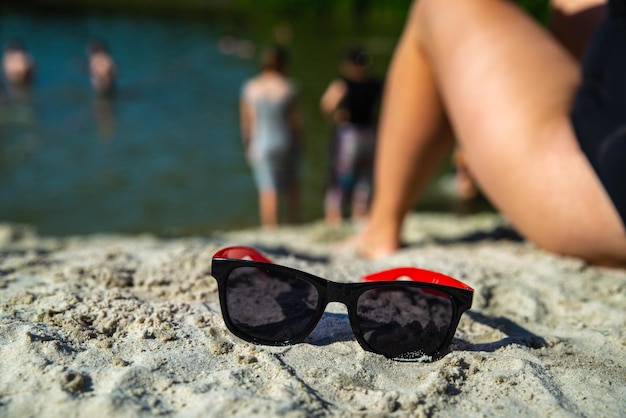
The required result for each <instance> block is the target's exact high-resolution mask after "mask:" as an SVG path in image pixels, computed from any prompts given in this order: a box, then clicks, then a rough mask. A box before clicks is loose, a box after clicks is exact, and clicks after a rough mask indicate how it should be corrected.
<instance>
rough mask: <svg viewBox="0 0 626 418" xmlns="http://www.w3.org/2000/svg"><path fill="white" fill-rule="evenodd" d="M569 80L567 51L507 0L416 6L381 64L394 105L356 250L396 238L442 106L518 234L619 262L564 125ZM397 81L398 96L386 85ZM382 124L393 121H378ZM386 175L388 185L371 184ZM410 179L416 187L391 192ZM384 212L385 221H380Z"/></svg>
mask: <svg viewBox="0 0 626 418" xmlns="http://www.w3.org/2000/svg"><path fill="white" fill-rule="evenodd" d="M405 48H407V49H406V50H405ZM409 51H412V52H409ZM409 57H412V58H409ZM399 66H400V67H401V68H397V67H399ZM425 75H428V77H426V76H425ZM411 79H413V81H411ZM415 80H421V82H420V83H418V82H416V81H415ZM579 82H580V75H579V66H578V64H577V62H576V61H575V59H574V58H573V57H572V55H570V54H569V53H568V52H567V51H566V50H565V48H563V47H562V46H561V45H560V44H558V43H557V41H556V40H555V39H554V38H553V37H552V36H551V35H550V34H549V33H548V32H546V31H545V30H544V29H542V28H541V27H540V26H538V25H537V24H536V23H535V22H533V21H532V20H531V19H530V18H528V17H527V16H526V14H525V13H524V12H522V11H521V10H520V9H519V8H518V7H517V6H516V5H515V4H513V3H512V2H509V1H501V0H464V1H462V2H459V1H454V2H450V1H448V0H420V1H419V2H417V3H416V6H415V7H414V8H413V12H412V13H411V17H410V19H409V22H408V29H407V30H406V31H405V35H404V37H403V39H402V41H401V44H400V46H399V48H398V51H397V52H396V56H395V58H394V63H393V65H392V69H391V72H390V86H389V90H388V94H387V96H386V100H387V101H393V102H395V103H387V104H386V105H385V113H384V114H383V120H382V124H383V126H382V130H381V136H380V140H381V153H380V155H379V159H378V161H377V172H376V180H377V183H376V186H377V195H376V196H375V202H374V210H373V213H372V219H371V222H370V224H369V226H368V228H367V229H366V230H365V232H364V234H363V235H362V236H361V239H360V245H361V246H362V248H364V247H366V246H369V247H368V248H369V252H368V254H369V255H370V256H372V255H373V256H378V255H380V254H384V252H385V251H391V250H393V249H394V248H393V244H394V243H391V245H389V243H388V242H387V246H386V247H384V246H381V244H380V242H381V241H380V239H378V238H379V237H380V236H381V234H382V235H385V234H386V237H387V238H388V237H390V236H395V237H396V240H397V237H398V236H399V233H400V225H401V219H402V216H403V210H404V209H405V208H406V207H407V206H406V205H407V200H408V199H409V197H410V198H413V197H415V196H417V195H419V193H420V192H421V190H422V188H423V186H424V184H425V182H426V181H427V178H428V175H429V174H430V173H432V167H433V166H434V164H435V160H437V161H436V162H438V161H439V159H440V158H439V159H437V157H441V155H443V154H444V153H443V152H442V151H441V150H442V149H444V144H446V145H448V143H446V142H445V141H441V140H440V141H436V138H437V136H438V135H437V134H438V132H441V131H440V130H439V129H440V128H439V126H441V124H440V123H436V122H439V121H441V120H443V117H442V116H441V109H442V108H444V107H445V110H446V113H447V116H448V118H449V120H450V123H451V125H452V126H453V127H454V131H455V133H456V137H457V138H458V139H459V140H460V141H461V144H462V146H463V149H464V150H465V152H466V155H467V159H468V163H469V166H470V168H471V170H472V172H473V173H474V174H475V176H476V179H477V181H478V183H479V185H480V187H481V189H482V190H483V191H484V192H485V194H486V195H487V196H488V197H489V198H490V199H491V201H492V202H493V203H494V204H495V205H496V207H498V208H499V209H500V210H501V211H502V212H503V213H504V215H505V216H507V217H508V219H509V220H510V221H511V222H512V223H513V224H514V225H515V226H516V227H517V228H518V230H519V231H520V232H521V233H522V234H523V235H525V236H526V237H527V238H529V239H530V240H531V241H533V242H534V243H536V244H538V245H539V246H541V247H543V248H546V249H548V250H551V251H554V252H557V253H561V254H568V255H574V256H579V257H582V258H585V259H587V260H590V261H593V262H602V263H626V235H625V231H624V226H623V225H622V223H621V220H620V219H619V216H618V214H617V211H616V210H615V208H614V207H613V205H612V203H611V201H610V199H609V198H608V196H607V194H606V192H605V191H604V189H603V187H602V185H601V184H600V182H599V180H598V179H597V177H596V175H595V173H594V172H593V170H592V168H591V166H590V165H589V163H588V161H587V159H586V157H585V156H584V155H583V154H582V152H581V151H580V148H579V146H578V142H577V140H576V138H575V136H574V134H573V131H572V127H571V123H570V121H569V116H568V115H569V110H570V107H571V101H572V99H573V95H574V93H575V91H576V88H577V86H578V84H579ZM399 85H400V86H404V91H405V92H404V93H402V92H395V93H394V91H396V89H397V87H398V86H399ZM435 87H437V88H438V91H439V92H440V96H438V94H437V90H435ZM409 96H410V97H409ZM424 99H428V100H424ZM398 104H400V108H398V109H395V107H396V106H397V105H398ZM433 104H434V105H436V106H433ZM427 105H430V106H431V107H428V106H427ZM391 109H394V110H395V111H397V112H399V114H400V115H401V118H400V119H398V118H397V117H395V116H393V115H390V114H389V113H390V111H391ZM433 109H434V110H433ZM425 115H426V116H429V117H425ZM403 120H404V122H403ZM392 121H395V122H396V123H398V124H399V126H396V127H389V126H388V125H389V124H391V122H392ZM429 122H430V125H429ZM418 125H419V126H420V128H419V129H418V128H417V126H418ZM429 126H430V128H431V129H427V128H428V127H429ZM416 129H418V130H417V131H416ZM391 132H394V133H395V136H394V135H392V134H391ZM415 132H419V133H420V134H419V135H416V134H415ZM428 132H429V133H430V135H427V133H428ZM385 141H388V142H389V144H387V145H386V144H385ZM445 149H446V150H447V146H446V147H445ZM394 153H395V154H394ZM402 154H404V155H409V156H412V159H410V161H409V159H408V158H405V159H401V155H402ZM390 155H394V158H390ZM392 161H396V162H397V161H400V163H396V164H395V165H394V164H391V162H392ZM384 172H387V174H384ZM411 176H414V177H418V178H417V180H415V182H411V181H410V180H409V179H410V178H411ZM385 179H386V180H387V182H386V183H385V182H384V180H385ZM392 180H393V181H395V182H396V183H397V184H398V187H396V188H395V189H389V188H379V186H380V185H383V184H386V185H389V183H390V182H391V181H392ZM410 187H415V188H416V191H415V192H414V193H413V194H412V195H411V196H409V197H406V195H405V197H402V195H401V193H406V191H407V190H408V189H409V188H410ZM383 196H385V199H386V201H381V200H383ZM385 217H387V219H392V221H391V222H389V221H387V223H386V225H385V222H383V220H384V219H385ZM398 220H400V221H398ZM390 225H391V226H390ZM385 228H387V229H385ZM395 245H397V241H396V243H395Z"/></svg>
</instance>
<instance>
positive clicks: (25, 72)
mask: <svg viewBox="0 0 626 418" xmlns="http://www.w3.org/2000/svg"><path fill="white" fill-rule="evenodd" d="M2 72H3V75H4V79H5V80H6V83H7V88H8V91H9V95H10V96H11V97H13V98H17V99H20V98H25V97H27V96H28V93H29V90H30V87H31V86H32V84H33V82H34V79H35V61H34V60H33V58H32V56H31V55H30V54H29V53H28V51H27V50H26V48H25V47H24V44H22V43H21V42H20V41H18V40H11V41H9V42H7V43H6V45H5V47H4V54H3V56H2Z"/></svg>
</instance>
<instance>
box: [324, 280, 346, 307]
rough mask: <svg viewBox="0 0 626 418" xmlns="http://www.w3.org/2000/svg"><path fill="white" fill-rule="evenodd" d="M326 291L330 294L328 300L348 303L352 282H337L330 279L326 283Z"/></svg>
mask: <svg viewBox="0 0 626 418" xmlns="http://www.w3.org/2000/svg"><path fill="white" fill-rule="evenodd" d="M326 293H327V295H328V302H340V303H343V304H344V305H348V298H349V295H350V284H349V283H337V282H332V281H330V280H329V281H328V282H327V284H326Z"/></svg>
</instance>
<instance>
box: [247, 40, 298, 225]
mask: <svg viewBox="0 0 626 418" xmlns="http://www.w3.org/2000/svg"><path fill="white" fill-rule="evenodd" d="M287 66H288V54H287V50H286V49H284V48H283V47H280V46H272V47H269V48H267V49H265V50H264V51H263V54H262V58H261V71H260V73H259V74H258V75H257V76H255V77H253V78H252V79H250V80H248V81H247V82H246V83H245V84H244V86H243V89H242V94H241V101H240V118H241V133H242V137H243V142H244V147H245V151H246V156H247V159H248V162H249V164H250V166H251V168H252V171H253V174H254V179H255V183H256V186H257V188H258V192H259V212H260V218H261V225H262V226H263V227H265V228H273V227H276V226H277V225H278V223H279V211H280V198H281V195H283V194H286V195H287V206H288V218H289V221H290V222H296V221H297V220H298V218H299V212H300V184H299V179H298V168H299V162H300V161H299V153H300V144H299V137H300V134H301V130H302V119H301V115H300V112H299V109H298V92H297V89H296V87H295V85H294V84H293V82H292V81H290V80H289V79H288V78H287V76H286V71H287Z"/></svg>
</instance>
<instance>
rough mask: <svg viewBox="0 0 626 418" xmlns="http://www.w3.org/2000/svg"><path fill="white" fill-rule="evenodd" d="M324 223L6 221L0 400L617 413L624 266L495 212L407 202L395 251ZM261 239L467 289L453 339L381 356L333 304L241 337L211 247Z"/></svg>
mask: <svg viewBox="0 0 626 418" xmlns="http://www.w3.org/2000/svg"><path fill="white" fill-rule="evenodd" d="M350 232H351V230H350V229H349V228H344V229H341V230H330V229H328V228H326V227H325V226H324V225H323V224H322V223H312V224H308V225H302V226H294V227H282V228H279V229H278V230H277V231H276V232H274V231H272V232H270V233H268V232H264V231H262V230H260V229H248V230H241V231H231V232H221V233H216V234H213V235H211V236H206V237H187V238H167V239H164V238H157V237H154V236H151V235H137V236H132V235H117V234H116V235H112V234H98V235H91V236H74V237H63V238H55V237H40V236H38V235H37V234H36V232H35V231H34V230H33V229H32V228H28V227H23V226H15V225H6V224H4V225H0V356H1V357H2V358H3V359H4V360H3V361H2V362H0V415H2V416H6V417H18V416H42V417H47V416H50V417H52V416H61V415H65V416H86V415H89V416H91V417H93V418H98V417H114V416H115V417H119V416H122V417H124V416H137V415H141V416H152V415H162V414H168V415H170V416H175V417H200V416H259V417H260V416H276V415H285V416H293V417H300V416H383V415H384V416H388V415H391V416H452V415H461V414H462V415H464V416H476V417H482V416H503V415H515V416H608V417H618V416H620V415H621V414H622V413H623V411H624V410H626V366H625V365H626V344H625V343H624V341H625V340H626V338H624V337H625V330H626V313H625V312H626V271H623V270H616V269H607V268H598V267H591V266H588V265H586V264H585V263H584V262H582V261H581V260H578V259H574V258H567V257H559V256H556V255H552V254H549V253H546V252H544V251H541V250H539V249H537V248H535V247H533V246H532V245H530V244H529V243H526V242H523V241H520V240H517V239H515V236H514V235H511V234H509V233H508V232H510V231H508V229H507V226H506V223H505V222H504V221H503V220H502V219H501V218H499V217H498V216H497V215H492V214H483V215H471V216H466V217H458V216H454V215H446V214H415V215H411V217H410V218H409V220H408V222H407V224H406V230H405V232H406V234H405V240H406V241H407V243H408V246H407V247H406V248H403V249H402V250H401V251H399V252H398V253H397V254H394V255H393V256H390V257H388V258H385V259H383V260H377V261H363V260H360V259H358V258H355V257H353V256H350V255H346V254H334V253H332V251H331V247H332V243H334V242H336V241H338V240H339V239H341V238H343V237H345V236H346V235H347V234H349V233H350ZM227 245H251V246H255V247H258V248H260V249H261V250H262V251H264V252H265V253H266V254H267V255H268V256H270V257H271V258H272V259H274V260H275V261H276V262H277V263H280V264H284V265H288V266H291V267H295V268H298V269H301V270H304V271H307V272H310V273H312V274H315V275H318V276H321V277H326V278H328V279H330V280H335V281H356V280H358V277H361V276H362V275H364V274H368V273H371V272H374V271H378V270H383V269H386V268H391V267H396V266H402V265H409V266H415V267H422V268H426V269H431V270H435V271H440V272H442V273H444V274H448V275H450V276H452V277H456V278H458V279H459V280H461V281H463V282H465V283H467V284H469V285H470V286H472V287H474V288H475V294H474V303H473V307H472V309H471V311H469V312H468V313H466V314H465V315H463V317H462V319H461V323H460V324H459V327H458V329H457V333H456V335H455V339H454V341H453V345H452V348H451V351H450V352H449V353H448V354H447V355H445V356H444V357H443V358H441V359H439V360H437V361H433V362H426V363H418V362H413V363H405V362H397V361H392V360H387V359H385V358H384V357H382V356H380V355H376V354H373V353H369V352H366V351H364V350H362V349H361V347H360V346H359V345H358V344H357V342H356V341H355V339H354V337H353V335H352V331H351V329H350V327H349V325H348V323H347V318H346V314H345V312H346V310H345V308H344V307H343V306H342V305H337V304H330V305H329V307H328V309H327V311H326V313H325V315H324V317H323V318H322V320H321V322H320V324H319V325H318V327H317V328H316V329H315V330H314V331H313V333H312V334H311V336H309V337H308V339H307V341H306V342H305V343H302V344H298V345H294V346H288V347H266V346H257V345H252V344H249V343H246V342H243V341H242V340H239V339H238V338H237V337H235V336H233V335H231V334H230V333H229V332H228V331H227V330H226V328H225V326H224V323H223V321H222V317H221V314H220V311H219V303H218V300H217V294H216V284H215V280H214V279H213V278H212V277H211V276H210V262H211V257H212V255H213V253H214V252H215V251H217V250H218V249H219V248H221V247H224V246H227Z"/></svg>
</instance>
